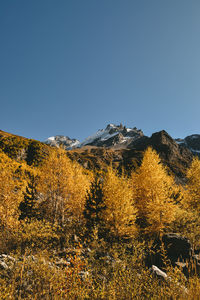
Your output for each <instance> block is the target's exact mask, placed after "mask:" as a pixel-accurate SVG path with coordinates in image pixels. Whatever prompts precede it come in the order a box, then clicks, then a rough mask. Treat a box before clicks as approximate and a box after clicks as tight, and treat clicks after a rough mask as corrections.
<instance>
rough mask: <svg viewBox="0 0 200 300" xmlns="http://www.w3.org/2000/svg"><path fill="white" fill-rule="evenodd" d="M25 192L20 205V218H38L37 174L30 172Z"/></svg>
mask: <svg viewBox="0 0 200 300" xmlns="http://www.w3.org/2000/svg"><path fill="white" fill-rule="evenodd" d="M23 194H24V200H23V201H22V202H21V203H20V205H19V210H20V211H21V214H20V216H19V220H24V219H26V218H27V219H29V220H31V219H32V218H36V217H37V216H38V214H37V208H36V202H37V176H35V175H33V174H30V173H29V182H28V185H27V187H26V192H24V193H23Z"/></svg>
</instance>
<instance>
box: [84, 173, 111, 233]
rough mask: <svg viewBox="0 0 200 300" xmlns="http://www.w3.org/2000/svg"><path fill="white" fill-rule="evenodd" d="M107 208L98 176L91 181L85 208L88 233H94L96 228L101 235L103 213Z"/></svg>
mask: <svg viewBox="0 0 200 300" xmlns="http://www.w3.org/2000/svg"><path fill="white" fill-rule="evenodd" d="M105 208H106V207H105V204H104V201H103V190H102V183H101V180H100V179H99V178H97V176H96V178H95V180H94V181H93V182H92V183H91V187H90V190H89V191H88V193H87V196H86V202H85V209H84V212H83V214H84V217H85V220H86V229H87V234H90V235H91V234H93V232H94V230H95V229H96V230H97V231H98V234H99V235H101V229H102V224H103V213H104V211H105Z"/></svg>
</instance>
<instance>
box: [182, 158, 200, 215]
mask: <svg viewBox="0 0 200 300" xmlns="http://www.w3.org/2000/svg"><path fill="white" fill-rule="evenodd" d="M186 176H187V179H188V182H187V185H186V191H185V199H184V204H185V205H186V207H189V208H193V209H197V210H198V211H199V212H200V160H199V159H198V158H197V157H195V158H194V159H193V161H192V164H191V166H190V168H189V169H188V171H187V174H186Z"/></svg>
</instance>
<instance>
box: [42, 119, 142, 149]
mask: <svg viewBox="0 0 200 300" xmlns="http://www.w3.org/2000/svg"><path fill="white" fill-rule="evenodd" d="M141 136H143V132H142V131H141V130H138V129H137V128H136V127H134V128H126V126H123V125H122V124H120V125H115V124H112V123H110V124H108V125H107V126H106V128H105V129H99V130H98V131H97V132H95V133H94V134H92V135H91V136H89V137H87V138H86V139H84V140H83V142H79V141H78V140H76V139H70V138H69V137H67V136H61V135H57V136H55V137H50V138H48V139H47V140H46V141H45V143H47V144H49V145H52V146H57V147H58V146H60V145H61V144H62V145H64V147H65V148H66V149H67V150H70V149H74V148H78V147H79V148H80V147H83V146H86V145H91V146H97V147H98V146H100V147H112V146H116V145H122V144H123V145H125V144H127V143H131V142H133V141H134V140H136V139H138V138H140V137H141Z"/></svg>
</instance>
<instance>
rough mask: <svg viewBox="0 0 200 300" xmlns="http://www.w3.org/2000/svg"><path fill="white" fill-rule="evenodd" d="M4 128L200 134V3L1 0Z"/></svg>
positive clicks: (77, 134) (32, 133)
mask: <svg viewBox="0 0 200 300" xmlns="http://www.w3.org/2000/svg"><path fill="white" fill-rule="evenodd" d="M0 105H1V106H0V107H1V109H0V129H1V130H4V131H7V132H11V133H13V134H17V135H21V136H25V137H28V138H33V139H37V140H41V141H43V140H45V139H46V138H48V137H49V136H53V135H66V136H69V137H70V138H77V139H79V140H81V141H82V140H83V139H84V138H86V137H87V136H89V135H91V134H93V133H94V132H96V131H97V130H98V129H101V128H104V127H105V126H106V125H107V124H109V123H114V124H116V125H117V124H120V123H122V124H123V125H126V126H127V127H135V126H136V127H137V128H139V129H142V130H143V132H144V134H146V135H148V136H150V135H151V134H152V133H153V132H156V131H159V130H162V129H165V130H166V131H167V132H168V133H169V134H170V135H171V136H172V137H174V138H175V137H181V138H182V137H185V136H187V135H190V134H194V133H196V134H197V133H199V134H200V1H199V0H59V1H58V0H17V1H16V0H1V1H0Z"/></svg>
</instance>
